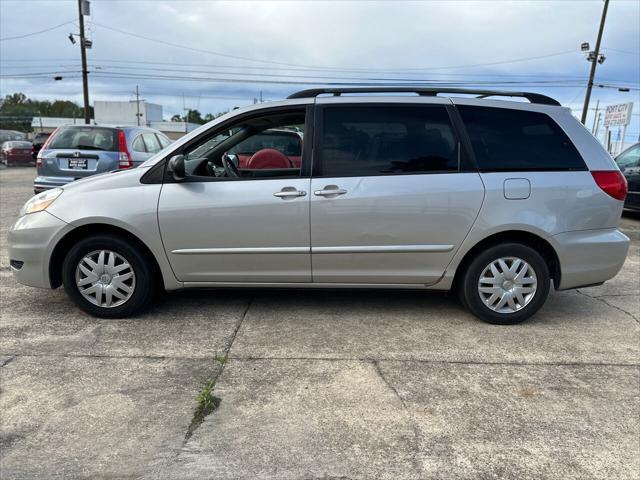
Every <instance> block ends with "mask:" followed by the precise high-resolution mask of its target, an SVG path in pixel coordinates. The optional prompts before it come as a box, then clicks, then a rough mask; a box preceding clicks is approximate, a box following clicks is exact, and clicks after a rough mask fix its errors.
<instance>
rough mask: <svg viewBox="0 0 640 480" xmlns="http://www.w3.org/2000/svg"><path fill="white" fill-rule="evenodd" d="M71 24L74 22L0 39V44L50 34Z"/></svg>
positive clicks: (70, 21)
mask: <svg viewBox="0 0 640 480" xmlns="http://www.w3.org/2000/svg"><path fill="white" fill-rule="evenodd" d="M73 22H74V20H69V21H67V22H64V23H61V24H59V25H55V26H53V27H49V28H45V29H44V30H39V31H37V32H31V33H25V34H24V35H16V36H15V37H4V38H0V42H6V41H9V40H18V39H20V38H26V37H32V36H34V35H40V34H41V33H45V32H50V31H51V30H55V29H56V28H60V27H63V26H65V25H69V24H70V23H73Z"/></svg>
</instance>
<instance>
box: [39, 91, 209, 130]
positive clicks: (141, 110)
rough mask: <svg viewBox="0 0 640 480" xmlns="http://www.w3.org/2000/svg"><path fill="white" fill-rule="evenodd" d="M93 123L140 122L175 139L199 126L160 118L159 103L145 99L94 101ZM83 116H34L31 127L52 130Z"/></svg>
mask: <svg viewBox="0 0 640 480" xmlns="http://www.w3.org/2000/svg"><path fill="white" fill-rule="evenodd" d="M93 111H94V114H95V115H94V116H95V118H94V119H92V120H91V123H92V124H94V125H119V126H133V125H138V115H139V119H140V122H139V125H140V126H146V127H150V128H155V129H156V130H160V131H161V132H162V133H164V134H165V135H166V136H167V137H169V138H171V139H172V140H175V139H176V138H180V137H181V136H183V135H184V134H185V133H187V132H190V131H192V130H195V129H196V128H198V127H199V126H200V125H198V124H195V123H188V122H166V121H164V120H163V118H162V105H157V104H155V103H149V102H146V101H144V100H140V101H139V102H136V101H135V100H133V101H129V102H105V101H96V102H94V105H93ZM83 123H84V120H83V119H82V118H60V117H33V120H32V121H31V126H32V127H33V130H34V131H36V132H52V131H53V130H55V129H56V128H57V127H59V126H61V125H81V124H83Z"/></svg>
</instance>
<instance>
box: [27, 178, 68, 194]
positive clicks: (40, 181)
mask: <svg viewBox="0 0 640 480" xmlns="http://www.w3.org/2000/svg"><path fill="white" fill-rule="evenodd" d="M74 180H75V178H73V177H41V176H38V177H36V179H35V180H34V181H33V190H34V191H35V192H36V193H40V192H44V191H45V190H50V189H52V188H58V187H64V186H65V185H66V184H67V183H71V182H73V181H74Z"/></svg>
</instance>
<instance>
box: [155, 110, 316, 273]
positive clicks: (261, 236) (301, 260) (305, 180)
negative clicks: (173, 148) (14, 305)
mask: <svg viewBox="0 0 640 480" xmlns="http://www.w3.org/2000/svg"><path fill="white" fill-rule="evenodd" d="M305 114H306V112H305V110H294V111H288V110H287V111H286V112H282V111H280V110H278V111H277V113H276V114H271V115H272V117H269V116H268V115H269V114H264V115H267V116H266V117H258V118H255V117H252V118H251V119H249V120H247V121H246V122H253V125H254V126H253V127H252V128H264V125H266V124H269V125H271V124H274V125H276V126H278V127H286V126H287V125H286V123H287V122H296V123H299V124H300V123H301V124H302V125H304V126H305V127H306V125H307V124H305V121H304V117H305ZM273 115H274V116H273ZM246 122H245V120H238V121H237V122H236V123H233V122H232V123H231V124H227V125H225V126H224V127H214V128H213V129H212V130H211V131H210V132H209V133H208V134H207V135H206V136H204V138H203V139H202V140H201V141H199V142H196V143H194V144H192V145H190V146H188V147H185V150H184V151H183V152H182V153H183V154H184V155H186V157H187V158H189V155H190V154H193V155H197V156H198V157H202V156H206V155H207V152H208V151H210V149H211V145H214V147H213V148H217V147H215V145H218V144H219V143H220V142H221V141H222V140H221V139H225V135H226V133H225V132H235V131H239V130H242V129H243V128H245V126H246V125H245V123H246ZM283 122H284V125H282V123H283ZM256 125H258V126H257V127H256ZM308 128H309V129H310V128H311V125H310V124H309V127H308ZM272 150H273V149H271V154H273V151H272ZM227 151H228V150H227ZM190 152H191V153H190ZM254 153H258V152H254ZM224 155H225V156H226V155H227V153H224ZM276 155H277V153H276ZM305 155H306V153H305ZM216 158H217V157H216ZM191 161H192V160H188V162H187V163H189V162H191ZM305 161H306V160H305ZM199 162H200V160H199V159H198V158H195V159H193V164H194V165H199V166H196V167H195V168H196V173H194V174H192V175H191V176H190V177H188V178H187V179H186V180H187V181H184V182H181V183H171V182H166V181H165V183H164V184H163V187H162V191H161V193H160V199H159V203H158V221H159V225H160V231H161V235H162V241H163V244H164V247H165V250H166V253H167V256H168V258H169V262H170V263H171V267H172V268H173V271H174V273H175V275H176V277H177V278H178V279H179V280H180V281H183V282H223V283H234V282H243V283H298V282H310V281H311V258H310V240H309V188H310V183H311V180H310V178H309V172H308V171H305V170H304V169H299V168H298V169H294V168H289V169H269V168H265V169H262V170H251V171H248V170H247V171H243V172H241V174H242V176H240V177H238V178H228V177H216V176H202V171H201V170H197V169H200V168H202V163H199ZM205 167H206V169H212V170H213V171H214V174H217V172H218V170H219V169H220V167H219V166H217V165H216V164H215V162H214V163H213V164H210V162H207V163H206V164H205Z"/></svg>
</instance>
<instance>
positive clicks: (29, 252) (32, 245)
mask: <svg viewBox="0 0 640 480" xmlns="http://www.w3.org/2000/svg"><path fill="white" fill-rule="evenodd" d="M72 229H73V227H72V226H71V225H69V224H68V223H65V222H63V221H62V220H60V219H59V218H57V217H55V216H53V215H51V214H50V213H49V212H47V211H42V212H37V213H31V214H29V215H23V216H22V217H20V218H18V219H17V220H16V222H15V223H14V224H13V225H12V226H11V229H10V230H9V235H8V246H9V260H10V262H11V272H12V273H13V276H14V278H15V279H16V280H17V281H18V282H19V283H22V284H23V285H28V286H30V287H38V288H51V283H50V281H49V261H50V259H51V253H52V252H53V248H54V247H55V245H56V244H57V243H58V241H59V240H60V238H62V237H63V236H64V235H65V234H66V233H67V232H69V231H71V230H72ZM20 262H22V264H20ZM18 266H19V267H20V268H17V267H18Z"/></svg>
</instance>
